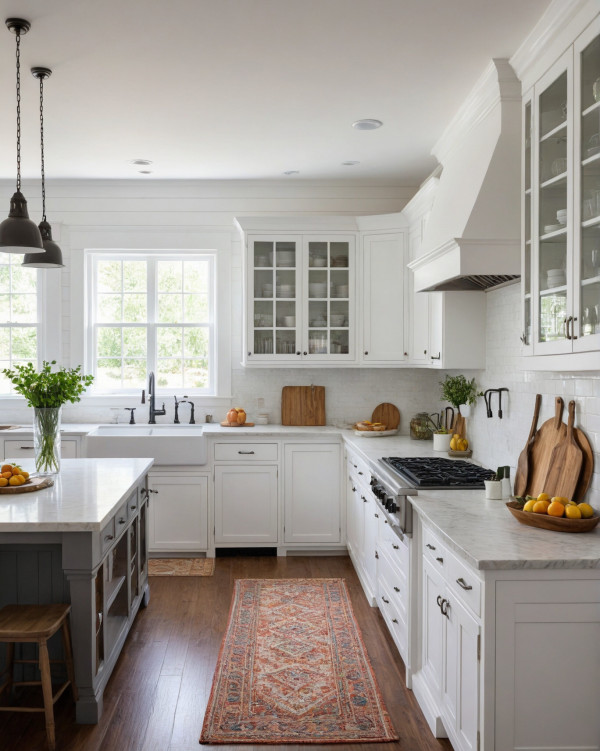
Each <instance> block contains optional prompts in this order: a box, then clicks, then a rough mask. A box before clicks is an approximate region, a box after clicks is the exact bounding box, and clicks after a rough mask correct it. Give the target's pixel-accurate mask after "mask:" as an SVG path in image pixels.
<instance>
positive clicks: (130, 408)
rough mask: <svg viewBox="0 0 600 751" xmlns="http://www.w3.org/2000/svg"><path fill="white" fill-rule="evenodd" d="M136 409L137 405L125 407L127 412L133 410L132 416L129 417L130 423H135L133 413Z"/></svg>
mask: <svg viewBox="0 0 600 751" xmlns="http://www.w3.org/2000/svg"><path fill="white" fill-rule="evenodd" d="M135 410H136V408H135V407H125V412H131V417H130V418H129V424H130V425H135V416H134V414H133V413H134V412H135Z"/></svg>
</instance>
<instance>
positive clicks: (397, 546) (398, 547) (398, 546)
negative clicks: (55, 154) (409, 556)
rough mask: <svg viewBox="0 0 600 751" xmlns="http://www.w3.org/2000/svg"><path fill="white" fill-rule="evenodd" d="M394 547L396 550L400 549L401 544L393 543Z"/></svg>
mask: <svg viewBox="0 0 600 751" xmlns="http://www.w3.org/2000/svg"><path fill="white" fill-rule="evenodd" d="M392 547H393V548H394V550H400V545H394V543H392Z"/></svg>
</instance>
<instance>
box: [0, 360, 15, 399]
mask: <svg viewBox="0 0 600 751" xmlns="http://www.w3.org/2000/svg"><path fill="white" fill-rule="evenodd" d="M9 367H10V363H9V362H7V361H6V360H2V361H0V393H2V394H10V393H11V392H12V383H11V382H10V381H9V380H8V378H7V377H6V376H5V375H4V373H3V372H2V371H3V370H4V368H9Z"/></svg>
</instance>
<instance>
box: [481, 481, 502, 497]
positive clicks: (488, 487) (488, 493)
mask: <svg viewBox="0 0 600 751" xmlns="http://www.w3.org/2000/svg"><path fill="white" fill-rule="evenodd" d="M483 483H484V485H485V497H486V498H487V499H489V500H490V501H501V500H502V480H484V481H483Z"/></svg>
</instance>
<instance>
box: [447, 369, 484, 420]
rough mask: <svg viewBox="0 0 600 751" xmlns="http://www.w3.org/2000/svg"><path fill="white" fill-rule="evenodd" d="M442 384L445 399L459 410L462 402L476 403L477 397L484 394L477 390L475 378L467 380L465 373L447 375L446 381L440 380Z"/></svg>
mask: <svg viewBox="0 0 600 751" xmlns="http://www.w3.org/2000/svg"><path fill="white" fill-rule="evenodd" d="M440 386H441V387H442V398H443V399H444V401H446V402H450V404H451V405H452V406H453V407H454V408H455V409H458V411H459V412H460V405H461V404H475V401H476V399H477V397H478V396H482V392H481V391H477V386H476V385H475V379H474V378H472V379H471V380H470V381H467V379H466V378H465V377H464V375H457V376H450V375H447V376H446V378H445V380H444V381H440Z"/></svg>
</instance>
